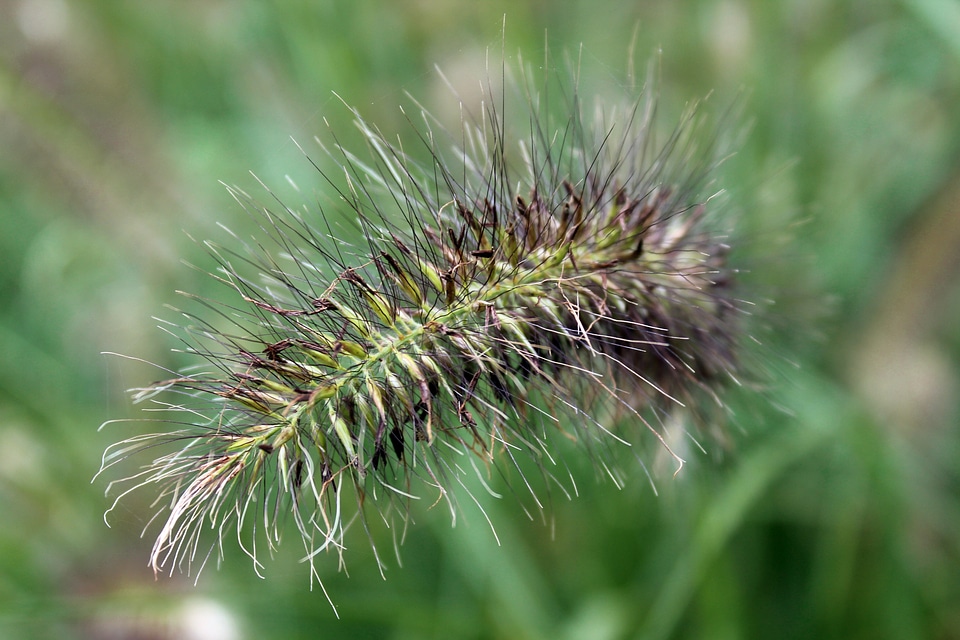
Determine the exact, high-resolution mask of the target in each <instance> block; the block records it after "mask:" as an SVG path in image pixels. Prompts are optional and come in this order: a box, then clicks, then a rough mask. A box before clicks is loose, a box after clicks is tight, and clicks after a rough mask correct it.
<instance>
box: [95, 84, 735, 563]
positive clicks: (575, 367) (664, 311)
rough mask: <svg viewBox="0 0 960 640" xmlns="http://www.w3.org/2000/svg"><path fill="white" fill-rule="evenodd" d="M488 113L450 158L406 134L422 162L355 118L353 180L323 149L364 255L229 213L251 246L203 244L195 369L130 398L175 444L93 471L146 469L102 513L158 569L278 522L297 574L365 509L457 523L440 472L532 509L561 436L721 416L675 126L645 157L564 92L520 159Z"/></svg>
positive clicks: (629, 125) (634, 436)
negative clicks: (137, 511)
mask: <svg viewBox="0 0 960 640" xmlns="http://www.w3.org/2000/svg"><path fill="white" fill-rule="evenodd" d="M488 98H489V100H488V101H487V102H486V103H485V106H484V108H483V112H482V114H481V117H480V118H478V119H477V120H476V121H470V120H469V119H466V118H465V121H464V124H463V129H462V132H458V137H459V140H460V142H459V144H458V145H454V146H453V148H452V149H447V148H444V147H446V144H445V143H443V142H438V139H439V140H442V139H444V138H445V136H444V131H443V129H442V128H441V127H440V126H439V125H437V124H436V122H435V121H434V120H433V119H432V118H431V117H430V116H429V115H427V114H426V113H425V112H424V113H422V114H421V115H422V118H423V119H422V124H420V125H419V126H418V127H416V131H417V134H418V136H419V139H420V141H421V142H422V143H423V145H424V149H425V150H426V154H422V153H421V155H425V156H426V157H427V158H428V159H429V160H428V162H426V163H423V164H421V163H418V162H417V160H416V159H415V157H412V156H416V155H417V154H410V155H408V154H407V153H406V152H405V151H404V149H403V148H402V147H401V146H400V145H399V144H393V143H391V142H389V141H388V140H387V139H386V138H385V137H384V136H383V135H381V134H380V133H379V132H378V131H377V130H376V129H375V128H373V127H372V126H371V125H369V124H368V123H367V122H365V121H364V120H363V119H362V118H360V117H359V115H357V125H358V127H359V129H360V131H361V132H362V134H363V136H364V137H365V139H366V142H367V144H368V147H369V150H370V154H369V156H368V157H361V156H359V155H356V154H354V153H353V152H351V151H348V150H346V149H343V148H342V147H341V146H340V145H339V144H333V145H331V146H324V149H325V150H326V152H327V153H328V154H329V155H330V156H331V157H332V158H334V159H335V160H336V161H337V162H338V165H339V166H340V167H341V170H342V176H333V175H328V174H326V173H324V172H322V171H321V174H322V175H324V177H325V178H326V179H327V182H328V183H329V184H330V185H331V186H332V187H333V188H335V189H336V190H337V195H338V196H339V202H340V206H341V208H342V209H343V210H345V211H347V212H349V213H350V215H351V216H352V217H353V218H355V219H356V220H357V222H358V225H359V227H360V229H361V230H362V236H363V239H364V241H365V243H366V248H365V249H363V250H359V249H355V248H350V247H348V245H347V243H346V241H345V240H344V239H343V238H342V237H336V236H338V235H339V234H337V233H334V231H333V230H332V229H333V227H332V225H331V223H330V218H331V217H332V215H328V214H330V213H331V212H324V211H319V212H316V211H315V212H296V211H293V210H291V209H288V208H286V207H283V206H282V205H280V209H279V211H271V210H270V209H268V208H266V207H263V206H261V205H258V204H257V203H256V202H255V201H254V200H253V199H252V198H250V197H249V196H248V195H246V194H245V193H243V192H242V191H240V190H238V189H231V192H232V193H233V194H234V196H235V197H236V198H237V200H238V201H240V202H241V204H242V205H243V206H244V207H245V208H247V209H248V210H249V211H251V212H254V213H255V214H256V215H257V217H258V219H259V220H260V228H261V231H262V235H261V237H259V238H257V239H256V241H255V242H254V243H253V244H248V243H246V242H244V241H242V240H241V239H240V238H239V237H238V236H232V237H231V238H230V240H229V242H228V243H226V244H224V245H223V246H221V245H214V244H208V246H209V247H210V249H211V251H212V253H213V255H214V256H215V257H216V258H217V259H218V261H219V264H220V268H219V270H218V272H217V273H216V274H215V276H216V277H217V278H218V279H219V280H220V281H221V282H222V283H223V284H224V285H226V286H227V287H229V289H230V290H232V293H231V295H229V296H225V297H224V301H223V302H222V303H211V302H209V301H205V304H207V309H208V311H210V312H211V315H209V316H206V317H201V316H197V315H193V314H186V313H185V314H184V315H185V317H187V319H188V326H186V327H185V331H184V332H183V337H184V340H185V341H186V342H187V344H188V345H189V351H191V352H193V353H195V354H197V355H198V357H199V359H200V360H202V361H203V362H205V363H206V366H205V367H204V368H202V369H201V370H198V371H191V372H190V373H189V374H186V373H184V374H180V375H178V376H177V377H174V378H172V379H169V380H165V381H163V382H158V383H156V384H154V385H152V386H150V387H149V388H147V389H143V390H140V392H139V394H138V397H137V399H138V400H146V399H150V400H151V401H153V402H156V403H159V406H160V407H162V408H164V409H165V410H168V411H170V412H172V413H173V414H174V415H173V417H172V418H171V422H170V427H169V429H168V430H165V431H162V432H160V433H155V434H150V435H145V436H138V437H135V438H132V439H130V440H127V441H125V442H122V443H119V444H118V445H114V447H111V448H110V449H108V451H107V453H106V454H105V455H104V465H103V466H104V468H107V467H111V466H113V465H114V464H117V463H118V462H120V461H121V460H123V459H124V458H126V457H127V456H129V455H130V454H131V453H134V452H137V451H140V450H144V449H150V450H153V451H157V452H158V453H157V454H156V457H155V458H154V459H153V460H152V462H150V463H149V464H148V465H147V466H146V467H145V468H144V469H143V470H142V471H141V472H140V473H139V474H137V475H134V476H133V477H131V478H127V479H125V480H123V481H121V482H123V483H124V485H123V486H125V487H128V489H127V490H125V491H123V492H122V495H125V494H126V493H127V492H128V491H129V490H132V489H133V488H138V487H145V486H151V487H152V486H156V487H159V496H158V499H157V503H156V504H157V505H159V508H160V513H159V515H160V520H161V521H163V525H162V528H161V529H160V532H159V535H158V537H157V539H156V543H155V546H154V549H153V553H152V556H151V564H152V566H153V567H154V569H155V570H160V569H161V568H163V567H165V566H169V567H171V568H172V567H174V566H183V565H186V566H187V568H189V565H191V564H192V563H194V562H199V561H202V560H205V558H206V557H207V556H208V555H209V552H208V551H207V549H208V548H209V549H217V550H218V551H217V552H218V553H219V552H220V551H219V549H220V547H219V545H218V543H217V540H218V539H219V538H220V537H222V536H223V535H225V532H226V529H227V527H228V526H229V527H231V528H233V527H235V528H236V529H237V530H238V533H240V534H241V539H242V540H243V531H245V523H248V524H249V526H251V527H261V526H264V524H265V527H266V532H265V533H266V535H265V539H266V541H267V543H268V544H271V545H272V544H274V543H275V542H276V541H277V540H279V537H280V534H279V529H280V526H281V524H282V523H283V521H284V520H286V519H287V518H288V517H292V519H293V520H294V522H295V526H296V527H297V529H298V530H299V533H300V534H301V535H302V537H303V541H304V544H305V545H306V549H307V554H308V558H310V559H311V561H312V560H313V558H315V557H316V556H317V554H318V553H319V552H320V551H321V550H324V549H332V550H339V549H340V548H341V539H342V535H343V532H344V529H345V527H346V523H347V522H348V521H350V520H351V519H352V518H353V517H354V515H355V514H356V513H359V514H360V515H361V517H362V515H363V513H364V511H365V509H367V508H368V507H369V505H371V504H372V505H375V507H374V508H378V509H379V510H380V512H381V513H383V514H384V516H385V517H387V518H391V517H395V516H398V515H399V517H400V518H404V517H405V513H406V512H405V510H404V509H403V508H398V509H390V508H389V505H390V504H391V500H392V501H393V502H394V503H395V502H397V501H400V502H403V501H406V500H408V499H411V498H414V497H418V496H420V495H421V494H423V493H427V494H433V495H436V494H437V493H439V495H440V496H441V498H446V499H448V500H449V501H450V502H451V504H453V500H454V499H453V494H454V492H453V488H454V486H456V485H457V484H462V483H461V482H459V478H460V477H461V476H462V474H463V473H464V469H463V466H462V463H461V462H460V460H463V459H465V458H463V457H462V456H458V453H467V454H469V455H468V456H467V457H466V459H467V460H469V461H470V462H469V465H470V467H472V468H473V469H474V470H475V471H476V472H477V473H479V474H481V476H486V475H487V474H489V473H491V470H493V469H498V470H500V471H503V470H504V469H507V470H509V468H511V467H514V468H516V469H517V470H519V472H520V474H521V475H520V477H521V478H522V479H523V483H524V485H525V486H527V487H529V488H530V491H534V488H533V486H532V484H531V483H530V482H528V481H527V478H526V477H525V476H523V475H522V474H523V473H524V471H523V468H525V467H526V466H528V465H525V464H523V463H522V462H521V458H528V459H531V460H533V461H534V462H535V463H536V464H538V465H539V468H540V469H541V470H542V472H543V475H544V478H546V479H547V480H548V482H547V484H550V481H552V479H553V478H554V476H553V473H552V471H551V467H552V466H554V465H556V464H557V463H556V461H555V460H554V457H553V455H552V450H551V449H552V445H551V442H552V441H553V440H554V439H555V438H556V436H557V435H560V436H562V437H569V438H570V439H573V440H575V441H577V442H578V443H582V444H583V450H589V449H590V448H591V447H592V445H591V444H590V443H591V442H597V441H603V440H611V441H615V442H621V443H629V442H639V441H641V440H642V439H644V438H653V439H654V441H657V440H659V441H660V442H661V443H662V445H663V446H664V447H667V444H666V441H665V440H664V438H663V425H664V424H665V417H666V416H668V415H670V414H672V413H674V412H676V411H682V410H685V409H684V407H687V408H688V409H691V408H692V409H694V410H695V409H696V407H697V405H698V403H702V402H703V398H704V397H705V398H712V399H716V398H719V397H720V395H721V392H722V388H723V385H724V384H725V383H726V382H727V380H728V379H730V378H732V377H733V376H734V374H735V373H736V370H737V367H738V358H737V350H738V344H739V342H740V341H741V340H740V334H741V332H742V327H741V316H742V315H743V313H742V310H741V309H740V308H739V303H738V302H737V300H738V298H737V296H736V295H735V294H736V281H735V278H734V270H733V269H732V268H731V267H730V266H729V265H728V264H727V246H726V244H725V236H724V235H721V234H720V233H719V232H718V231H717V229H716V223H715V221H714V219H713V217H712V206H713V205H712V203H711V194H710V192H709V191H708V189H709V188H710V183H709V180H710V178H711V175H710V170H711V169H712V164H711V160H710V153H709V150H706V151H705V150H704V149H703V148H701V147H700V146H699V145H697V144H696V142H697V140H696V139H695V138H696V137H697V135H698V134H699V133H700V131H699V129H698V127H697V124H696V118H695V115H694V112H693V111H691V112H690V113H689V114H687V115H686V116H685V117H684V119H683V121H682V122H681V123H680V124H679V125H678V126H677V127H676V128H675V130H674V131H673V133H672V134H670V135H668V136H667V137H666V139H665V140H664V141H663V142H662V143H660V144H658V143H657V142H656V136H655V134H654V132H653V127H654V122H653V116H654V111H655V109H654V107H655V101H654V100H653V99H651V98H650V97H649V96H642V97H641V98H640V99H638V100H636V101H635V102H634V103H632V104H631V105H630V106H628V107H627V108H625V109H606V110H604V109H598V110H597V111H596V113H594V114H591V115H589V116H588V114H586V113H584V112H583V110H582V107H581V104H580V101H579V99H578V98H577V96H576V95H575V92H574V96H573V97H572V98H570V99H569V102H568V103H567V104H566V105H565V108H566V115H565V119H562V120H560V121H557V120H555V119H552V118H550V117H549V115H548V114H547V113H546V111H545V110H544V109H543V108H542V107H541V106H540V102H539V100H538V98H537V97H536V96H534V95H532V94H529V93H528V94H527V105H528V107H529V110H530V112H529V113H528V114H524V116H525V117H526V118H527V119H528V120H529V122H531V123H532V125H531V126H530V128H529V130H528V131H527V132H526V133H525V134H523V135H521V136H520V137H515V136H514V135H513V134H512V133H511V132H510V130H509V129H508V127H507V122H506V120H507V118H506V117H505V114H504V113H503V110H504V107H503V104H504V103H502V102H498V101H497V100H496V99H495V96H494V95H493V92H492V91H491V92H490V95H489V96H488ZM511 119H512V118H511ZM334 140H335V138H334ZM341 213H342V212H341ZM251 265H253V266H254V267H255V268H253V269H251V268H250V267H251ZM208 318H209V319H208ZM214 320H216V322H217V323H220V324H222V323H223V322H224V321H226V322H229V323H230V324H231V325H233V326H232V327H230V329H229V330H226V329H224V328H222V327H220V326H219V325H218V324H215V323H214ZM175 425H181V426H179V427H178V426H175ZM667 449H668V450H669V448H668V447H667ZM675 457H676V459H677V462H678V464H681V463H682V461H681V460H680V458H679V456H675ZM476 461H479V462H480V465H477V464H476ZM598 462H599V463H600V464H601V465H604V466H605V465H606V461H604V460H598ZM485 486H486V485H485ZM345 487H350V488H351V489H352V491H351V492H350V495H351V496H354V497H355V499H356V505H355V508H354V510H348V509H347V507H346V506H345V505H343V504H341V496H342V495H344V491H345ZM538 504H539V502H538ZM251 523H253V524H251ZM207 527H210V528H212V529H213V530H214V533H213V535H214V541H213V542H212V544H211V543H210V542H209V541H207V542H204V535H205V534H204V529H206V528H207ZM256 538H257V536H256V533H254V535H253V537H252V539H251V540H250V542H249V543H247V544H245V545H244V548H245V549H246V550H247V551H248V552H249V553H250V554H251V555H252V556H253V557H254V559H255V560H256V557H257V556H256V553H257V552H256V545H257V540H256ZM204 545H209V546H204Z"/></svg>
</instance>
